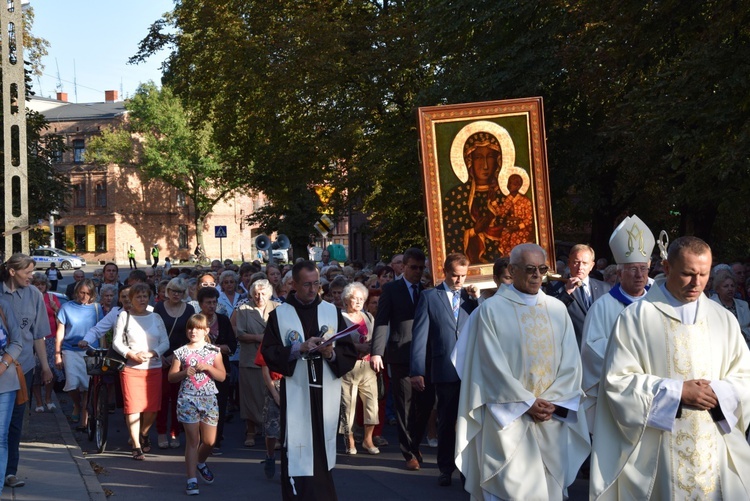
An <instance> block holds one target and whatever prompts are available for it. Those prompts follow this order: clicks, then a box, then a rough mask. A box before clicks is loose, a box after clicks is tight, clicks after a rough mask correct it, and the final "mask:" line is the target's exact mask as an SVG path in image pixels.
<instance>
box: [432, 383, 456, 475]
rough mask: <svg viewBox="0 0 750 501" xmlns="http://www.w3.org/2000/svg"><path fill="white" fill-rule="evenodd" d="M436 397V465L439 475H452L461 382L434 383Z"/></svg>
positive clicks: (454, 467)
mask: <svg viewBox="0 0 750 501" xmlns="http://www.w3.org/2000/svg"><path fill="white" fill-rule="evenodd" d="M435 393H436V395H437V419H438V422H437V434H438V450H437V464H438V469H439V470H440V473H448V474H450V473H453V470H455V469H456V461H455V451H456V420H457V419H458V396H459V394H460V393H461V382H460V381H459V382H455V383H435Z"/></svg>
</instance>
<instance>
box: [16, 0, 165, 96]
mask: <svg viewBox="0 0 750 501" xmlns="http://www.w3.org/2000/svg"><path fill="white" fill-rule="evenodd" d="M31 7H33V8H34V14H35V18H34V26H33V27H32V33H33V34H34V35H35V36H38V37H41V38H45V39H47V40H48V41H49V42H50V47H49V48H48V51H49V55H47V56H46V57H45V58H44V59H43V61H42V62H43V63H44V65H45V69H44V75H43V76H42V77H40V78H39V80H37V78H36V77H34V79H33V82H32V83H33V87H34V92H36V93H37V95H43V96H45V97H55V93H56V92H57V90H58V89H57V87H58V67H59V75H60V79H61V80H62V86H63V89H62V90H63V92H67V93H68V101H70V102H79V103H88V102H101V101H104V91H105V90H116V91H118V93H119V99H123V98H124V97H127V96H132V95H133V93H134V92H135V90H136V88H137V87H138V85H139V84H140V83H141V82H147V81H149V80H153V81H155V82H156V83H157V84H159V82H160V78H161V72H160V70H159V66H160V65H161V63H162V61H163V60H164V58H165V57H166V56H167V53H166V52H165V51H162V52H161V53H159V54H157V55H155V56H152V57H151V58H149V60H148V61H147V62H146V63H142V64H139V65H129V64H127V60H128V58H129V57H130V56H132V55H134V54H135V53H136V51H137V50H138V42H140V40H141V39H143V37H145V36H146V33H147V32H148V27H149V26H150V25H151V24H152V23H153V22H154V21H156V20H157V19H159V18H160V17H161V16H162V14H164V13H165V12H168V11H170V10H172V8H173V7H174V2H173V0H127V1H125V2H122V1H116V0H31ZM74 63H75V71H74V69H73V67H74ZM74 81H75V82H76V84H77V85H74V83H73V82H74ZM40 83H41V92H40V85H39V84H40ZM76 90H77V92H78V98H77V99H76ZM123 94H124V95H123Z"/></svg>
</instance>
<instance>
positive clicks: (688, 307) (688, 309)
mask: <svg viewBox="0 0 750 501" xmlns="http://www.w3.org/2000/svg"><path fill="white" fill-rule="evenodd" d="M659 288H660V289H661V291H662V292H663V293H664V296H665V297H666V298H667V302H668V303H669V304H670V305H671V306H672V308H674V311H675V312H677V316H678V317H680V321H681V322H682V323H683V324H685V325H693V324H694V323H695V319H696V317H697V316H698V301H691V302H688V303H683V302H682V301H680V300H679V299H677V298H676V297H674V296H673V295H672V293H671V292H669V291H668V290H667V285H666V282H665V283H663V284H661V285H659Z"/></svg>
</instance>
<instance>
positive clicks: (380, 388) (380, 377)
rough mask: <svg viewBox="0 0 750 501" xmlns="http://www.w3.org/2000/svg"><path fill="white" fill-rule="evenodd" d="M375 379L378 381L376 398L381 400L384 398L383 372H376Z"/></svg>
mask: <svg viewBox="0 0 750 501" xmlns="http://www.w3.org/2000/svg"><path fill="white" fill-rule="evenodd" d="M376 379H377V382H378V400H383V399H384V398H385V381H383V373H382V372H378V375H377V377H376Z"/></svg>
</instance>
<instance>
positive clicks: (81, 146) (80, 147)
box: [73, 139, 86, 164]
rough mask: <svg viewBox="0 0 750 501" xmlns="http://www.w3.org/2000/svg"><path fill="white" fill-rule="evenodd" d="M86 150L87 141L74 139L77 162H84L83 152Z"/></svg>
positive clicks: (75, 160) (74, 153)
mask: <svg viewBox="0 0 750 501" xmlns="http://www.w3.org/2000/svg"><path fill="white" fill-rule="evenodd" d="M85 152H86V143H84V141H83V139H74V140H73V161H74V162H75V163H77V164H82V163H83V154H84V153H85Z"/></svg>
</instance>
